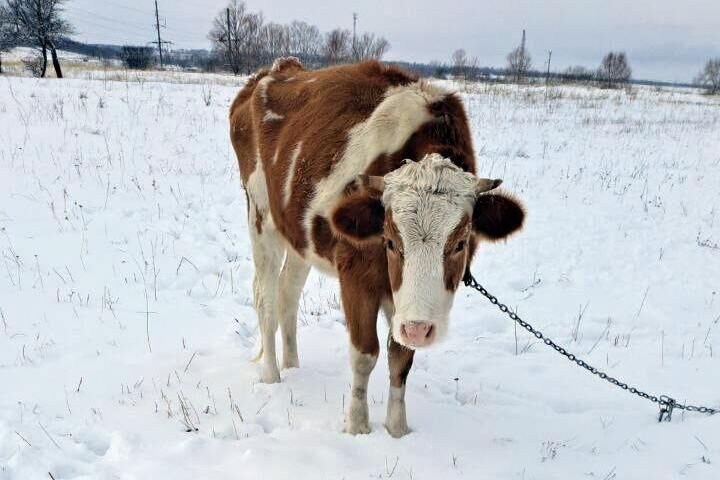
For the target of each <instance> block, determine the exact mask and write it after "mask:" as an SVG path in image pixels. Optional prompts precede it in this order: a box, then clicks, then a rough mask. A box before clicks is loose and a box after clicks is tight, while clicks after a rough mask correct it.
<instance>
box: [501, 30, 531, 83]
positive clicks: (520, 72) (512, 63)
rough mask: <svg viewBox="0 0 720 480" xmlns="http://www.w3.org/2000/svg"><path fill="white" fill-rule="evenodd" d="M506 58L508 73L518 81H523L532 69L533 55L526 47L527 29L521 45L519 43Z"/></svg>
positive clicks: (523, 34)
mask: <svg viewBox="0 0 720 480" xmlns="http://www.w3.org/2000/svg"><path fill="white" fill-rule="evenodd" d="M506 59H507V67H506V69H507V71H508V74H509V75H510V76H511V77H512V78H513V80H515V81H516V82H521V81H523V80H524V79H525V78H526V77H527V74H528V72H529V71H530V69H531V68H532V57H531V56H530V53H529V52H528V51H527V49H526V48H525V30H523V33H522V41H521V42H520V45H518V46H517V47H515V48H514V49H513V50H512V51H511V52H510V53H508V55H507V57H506Z"/></svg>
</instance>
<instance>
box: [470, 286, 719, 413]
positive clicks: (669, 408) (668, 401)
mask: <svg viewBox="0 0 720 480" xmlns="http://www.w3.org/2000/svg"><path fill="white" fill-rule="evenodd" d="M463 281H464V283H465V286H467V287H470V288H473V289H475V290H477V291H478V292H480V293H481V294H482V295H483V296H484V297H485V298H487V299H488V300H490V303H492V304H493V305H495V306H497V307H498V309H499V310H500V311H501V312H503V313H504V314H506V315H507V316H508V317H510V319H511V320H513V321H514V322H515V323H517V324H518V325H520V326H521V327H523V328H524V329H525V330H527V331H528V332H530V333H531V334H532V335H533V336H534V337H535V338H537V339H538V340H541V341H542V342H543V343H544V344H545V345H547V346H549V347H552V348H553V349H554V350H555V351H556V352H558V353H560V354H561V355H563V356H565V357H566V358H567V359H568V360H570V361H571V362H573V363H575V364H576V365H578V366H580V367H582V368H584V369H585V370H587V371H588V372H590V373H592V374H593V375H596V376H598V377H600V378H601V379H603V380H605V381H606V382H610V383H612V384H613V385H615V386H617V387H619V388H621V389H623V390H625V391H627V392H630V393H632V394H633V395H637V396H638V397H641V398H644V399H646V400H649V401H651V402H653V403H656V404H657V405H659V407H660V415H659V417H658V421H659V422H662V421H663V420H666V421H670V420H671V419H672V412H673V410H687V411H688V412H698V413H706V414H708V415H715V414H716V413H720V410H718V409H716V408H710V407H701V406H697V405H690V404H687V403H679V402H677V401H676V400H675V399H674V398H672V397H669V396H667V395H660V396H656V395H651V394H649V393H646V392H644V391H642V390H639V389H638V388H636V387H633V386H631V385H628V384H627V383H625V382H622V381H620V380H618V379H617V378H614V377H612V376H610V375H608V374H607V373H605V372H603V371H602V370H598V369H597V368H595V367H593V366H592V365H590V364H589V363H587V362H585V361H584V360H582V359H580V358H577V357H576V356H575V355H574V354H572V353H570V352H568V351H567V350H565V349H564V348H563V347H562V346H560V345H558V344H557V343H555V342H554V341H552V340H551V339H550V338H548V337H546V336H545V335H544V334H543V333H542V332H541V331H540V330H538V329H536V328H535V327H533V326H532V325H530V324H529V323H528V322H526V321H525V320H523V319H522V318H520V317H519V316H518V315H517V314H516V313H515V312H513V311H512V310H510V308H508V306H507V305H505V304H503V303H500V301H499V300H498V299H497V297H495V296H494V295H492V294H491V293H490V292H488V291H487V290H485V287H483V286H482V285H480V284H479V283H478V282H477V280H475V277H473V276H472V274H470V273H469V272H468V274H467V275H466V277H465V279H464V280H463Z"/></svg>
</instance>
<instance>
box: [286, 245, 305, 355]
mask: <svg viewBox="0 0 720 480" xmlns="http://www.w3.org/2000/svg"><path fill="white" fill-rule="evenodd" d="M309 272H310V266H309V265H308V264H306V263H305V260H303V259H302V258H301V257H300V256H299V255H298V254H296V253H295V252H294V251H292V250H291V249H289V248H288V250H287V256H286V258H285V264H284V265H283V268H282V271H281V272H280V282H279V283H278V299H279V303H278V307H279V310H280V334H281V335H282V342H283V362H282V367H283V368H293V367H298V366H299V361H298V352H297V337H296V332H297V311H298V305H299V303H300V295H301V294H302V290H303V286H305V281H306V280H307V277H308V273H309Z"/></svg>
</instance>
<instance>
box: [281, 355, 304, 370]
mask: <svg viewBox="0 0 720 480" xmlns="http://www.w3.org/2000/svg"><path fill="white" fill-rule="evenodd" d="M299 367H300V361H299V360H298V357H297V355H295V356H294V357H293V356H290V357H288V358H283V364H282V368H283V369H286V368H299Z"/></svg>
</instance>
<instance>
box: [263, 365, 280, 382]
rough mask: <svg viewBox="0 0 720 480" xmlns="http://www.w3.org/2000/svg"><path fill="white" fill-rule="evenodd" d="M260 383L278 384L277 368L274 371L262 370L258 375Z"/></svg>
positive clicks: (278, 374) (278, 373)
mask: <svg viewBox="0 0 720 480" xmlns="http://www.w3.org/2000/svg"><path fill="white" fill-rule="evenodd" d="M260 381H261V382H262V383H280V372H279V371H278V369H277V367H275V368H274V369H271V368H263V371H262V373H261V374H260Z"/></svg>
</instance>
